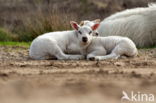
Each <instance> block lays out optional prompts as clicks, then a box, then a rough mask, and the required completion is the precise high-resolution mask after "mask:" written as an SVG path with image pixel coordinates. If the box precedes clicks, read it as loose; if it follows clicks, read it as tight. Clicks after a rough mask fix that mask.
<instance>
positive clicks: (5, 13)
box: [0, 0, 154, 41]
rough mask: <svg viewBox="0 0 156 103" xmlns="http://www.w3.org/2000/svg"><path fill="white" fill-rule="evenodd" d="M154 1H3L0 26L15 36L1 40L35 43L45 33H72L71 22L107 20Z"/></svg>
mask: <svg viewBox="0 0 156 103" xmlns="http://www.w3.org/2000/svg"><path fill="white" fill-rule="evenodd" d="M150 1H154V0H139V1H136V0H118V1H115V0H0V14H1V16H0V27H1V28H5V30H6V31H8V32H10V33H9V36H8V37H11V39H9V38H8V39H6V38H3V35H2V34H1V33H0V38H1V39H0V41H6V40H12V41H31V40H33V39H34V38H35V37H36V36H38V35H40V34H42V33H45V32H50V31H60V30H69V29H70V25H69V21H70V20H75V21H78V22H80V21H81V20H85V19H90V20H92V19H97V18H100V19H103V18H105V17H107V16H109V15H110V14H112V13H115V12H117V11H121V10H124V9H126V8H133V7H138V6H147V3H148V2H150ZM60 2H61V5H60ZM12 37H16V39H15V38H12Z"/></svg>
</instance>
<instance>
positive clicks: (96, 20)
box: [93, 19, 101, 23]
mask: <svg viewBox="0 0 156 103" xmlns="http://www.w3.org/2000/svg"><path fill="white" fill-rule="evenodd" d="M93 22H95V23H100V22H101V20H100V19H95V20H93Z"/></svg>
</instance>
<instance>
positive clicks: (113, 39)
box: [81, 36, 138, 60]
mask: <svg viewBox="0 0 156 103" xmlns="http://www.w3.org/2000/svg"><path fill="white" fill-rule="evenodd" d="M81 50H82V52H83V54H84V55H87V59H88V60H92V59H93V60H104V59H117V58H119V57H120V56H123V55H125V56H128V57H134V56H136V55H137V54H138V51H137V48H136V46H135V44H134V43H133V41H132V40H130V39H129V38H127V37H120V36H108V37H92V40H91V43H90V45H89V46H88V47H86V48H83V47H82V49H81Z"/></svg>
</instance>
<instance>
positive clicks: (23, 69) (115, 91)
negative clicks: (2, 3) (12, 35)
mask: <svg viewBox="0 0 156 103" xmlns="http://www.w3.org/2000/svg"><path fill="white" fill-rule="evenodd" d="M122 91H125V92H127V93H131V91H134V92H135V93H138V92H140V93H150V94H151V93H152V94H154V95H155V96H156V49H144V50H139V56H138V57H135V58H122V59H119V60H106V61H100V62H97V61H85V60H81V61H58V60H40V61H37V60H30V59H29V58H28V49H27V48H24V47H9V46H7V47H4V46H1V47H0V103H121V101H120V100H121V97H122ZM125 102H126V103H134V102H127V101H124V102H123V103H125ZM155 102H156V101H155ZM139 103H140V102H139ZM141 103H148V102H141ZM152 103H154V102H152Z"/></svg>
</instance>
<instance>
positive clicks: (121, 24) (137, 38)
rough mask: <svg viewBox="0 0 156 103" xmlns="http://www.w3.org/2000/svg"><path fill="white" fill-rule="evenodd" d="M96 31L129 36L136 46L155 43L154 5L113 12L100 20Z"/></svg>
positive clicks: (107, 34)
mask: <svg viewBox="0 0 156 103" xmlns="http://www.w3.org/2000/svg"><path fill="white" fill-rule="evenodd" d="M97 31H98V32H99V35H100V36H111V35H119V36H126V37H129V38H131V39H132V40H133V41H134V42H135V44H136V45H137V46H138V47H149V46H153V45H156V5H155V4H151V5H149V7H144V8H134V9H128V10H125V11H122V12H118V13H116V14H113V15H112V16H110V17H107V18H106V19H104V20H103V21H102V22H101V24H100V27H99V28H98V30H97Z"/></svg>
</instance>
